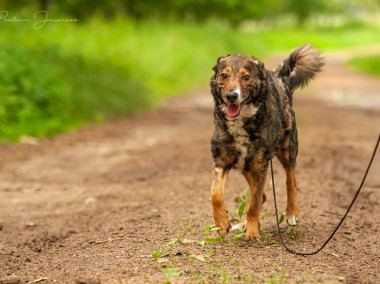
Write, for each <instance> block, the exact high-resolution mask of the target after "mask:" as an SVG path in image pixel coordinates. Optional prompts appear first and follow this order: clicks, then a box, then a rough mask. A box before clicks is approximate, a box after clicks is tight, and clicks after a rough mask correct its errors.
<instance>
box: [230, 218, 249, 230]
mask: <svg viewBox="0 0 380 284" xmlns="http://www.w3.org/2000/svg"><path fill="white" fill-rule="evenodd" d="M246 225H247V221H244V222H243V223H239V224H235V225H233V226H232V227H231V231H240V232H244V231H245V230H246Z"/></svg>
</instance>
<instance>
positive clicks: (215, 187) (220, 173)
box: [211, 167, 230, 236]
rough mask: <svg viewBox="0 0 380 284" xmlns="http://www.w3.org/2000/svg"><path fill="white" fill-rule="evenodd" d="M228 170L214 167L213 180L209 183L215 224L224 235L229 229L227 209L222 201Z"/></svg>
mask: <svg viewBox="0 0 380 284" xmlns="http://www.w3.org/2000/svg"><path fill="white" fill-rule="evenodd" d="M227 178H228V170H226V169H223V168H219V167H214V169H213V181H212V185H211V199H212V207H213V211H214V220H215V225H216V226H217V227H219V228H220V229H219V230H218V233H219V234H220V235H222V236H225V235H226V234H227V233H228V231H229V230H230V222H229V220H228V210H227V206H226V204H225V203H224V188H225V186H226V183H227Z"/></svg>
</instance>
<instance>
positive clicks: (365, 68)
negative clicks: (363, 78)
mask: <svg viewBox="0 0 380 284" xmlns="http://www.w3.org/2000/svg"><path fill="white" fill-rule="evenodd" d="M347 64H348V65H349V66H351V67H353V68H355V69H357V70H360V71H362V72H366V73H369V74H372V75H375V76H378V77H380V68H379V66H380V54H379V55H371V56H365V57H357V58H353V59H351V60H350V61H348V63H347Z"/></svg>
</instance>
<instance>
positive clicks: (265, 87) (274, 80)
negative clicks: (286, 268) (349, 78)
mask: <svg viewBox="0 0 380 284" xmlns="http://www.w3.org/2000/svg"><path fill="white" fill-rule="evenodd" d="M322 60H323V58H322V57H321V56H320V53H319V52H318V50H317V49H316V48H314V47H313V46H312V45H310V44H306V45H302V46H300V47H298V48H296V49H295V50H293V52H292V53H291V54H290V55H289V57H288V58H287V59H286V60H285V61H284V62H283V63H282V65H281V66H280V67H278V68H277V69H276V70H275V71H270V70H267V69H265V67H264V64H263V63H262V62H261V61H260V60H258V59H257V58H255V57H248V56H241V55H227V56H222V57H219V58H218V61H217V65H216V66H215V67H214V68H213V70H214V71H215V74H214V75H213V76H212V78H211V83H210V85H211V92H212V95H213V97H214V125H215V130H214V135H213V137H212V140H211V148H212V156H213V159H214V169H213V181H212V186H211V192H212V206H213V211H214V219H215V225H216V226H217V227H219V230H218V232H219V234H221V235H222V236H224V235H226V234H227V233H228V231H229V230H230V229H231V225H230V222H229V219H228V210H227V207H226V205H225V202H224V194H223V192H224V188H225V186H226V183H227V176H228V172H229V171H230V170H231V169H238V170H240V171H241V172H242V174H243V175H244V177H245V179H246V180H247V182H248V184H249V187H250V202H249V207H248V212H247V219H246V221H245V222H244V223H242V224H239V226H240V228H245V229H246V238H247V239H249V238H260V234H259V227H258V224H259V214H260V210H261V207H262V204H263V203H264V202H265V199H266V198H265V194H264V193H263V190H264V185H265V180H266V174H267V169H268V163H269V155H270V154H272V155H273V156H274V155H275V156H277V158H278V159H279V160H280V162H281V164H282V165H283V167H284V169H285V172H286V188H287V207H286V219H287V223H288V224H289V225H291V226H294V225H296V224H297V221H298V215H299V208H298V204H297V182H296V178H295V167H296V158H297V153H298V138H297V128H296V120H295V115H294V111H293V109H292V96H293V92H294V90H295V89H296V88H298V87H302V86H305V85H306V84H307V83H308V81H309V80H310V79H312V78H313V77H314V76H315V74H316V73H317V72H319V71H320V70H321V67H322V66H323V61H322ZM239 226H236V228H239ZM234 227H235V226H234Z"/></svg>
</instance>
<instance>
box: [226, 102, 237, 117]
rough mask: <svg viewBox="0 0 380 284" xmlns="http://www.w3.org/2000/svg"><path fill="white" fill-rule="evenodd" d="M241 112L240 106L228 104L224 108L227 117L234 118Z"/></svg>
mask: <svg viewBox="0 0 380 284" xmlns="http://www.w3.org/2000/svg"><path fill="white" fill-rule="evenodd" d="M240 110H241V105H240V104H228V105H227V108H226V114H227V115H228V116H229V117H235V116H237V115H239V113H240Z"/></svg>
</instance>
